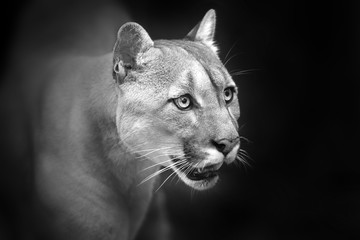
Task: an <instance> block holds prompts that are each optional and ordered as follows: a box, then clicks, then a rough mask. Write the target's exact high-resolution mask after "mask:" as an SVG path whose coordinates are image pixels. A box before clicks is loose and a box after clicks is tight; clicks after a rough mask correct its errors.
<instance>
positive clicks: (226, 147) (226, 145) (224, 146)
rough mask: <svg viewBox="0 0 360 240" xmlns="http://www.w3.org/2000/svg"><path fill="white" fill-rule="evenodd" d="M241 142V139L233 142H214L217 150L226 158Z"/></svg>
mask: <svg viewBox="0 0 360 240" xmlns="http://www.w3.org/2000/svg"><path fill="white" fill-rule="evenodd" d="M238 142H239V138H235V139H233V140H229V139H220V140H217V141H216V140H213V145H214V146H215V148H216V149H217V150H218V151H219V152H221V153H222V154H224V156H226V155H227V154H228V153H229V152H231V150H232V149H233V148H234V147H235V145H236V144H237V143H238Z"/></svg>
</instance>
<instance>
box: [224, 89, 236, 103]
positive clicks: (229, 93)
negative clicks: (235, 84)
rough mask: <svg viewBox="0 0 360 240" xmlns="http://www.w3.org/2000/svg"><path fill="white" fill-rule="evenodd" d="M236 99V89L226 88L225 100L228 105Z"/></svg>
mask: <svg viewBox="0 0 360 240" xmlns="http://www.w3.org/2000/svg"><path fill="white" fill-rule="evenodd" d="M233 97H234V89H233V88H231V87H228V88H225V90H224V99H225V102H226V103H230V102H231V101H232V99H233Z"/></svg>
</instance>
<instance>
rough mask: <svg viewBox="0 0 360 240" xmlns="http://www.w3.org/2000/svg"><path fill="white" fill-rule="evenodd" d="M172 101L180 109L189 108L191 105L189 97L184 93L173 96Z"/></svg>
mask: <svg viewBox="0 0 360 240" xmlns="http://www.w3.org/2000/svg"><path fill="white" fill-rule="evenodd" d="M173 101H174V103H175V105H176V107H177V108H178V109H180V110H189V109H190V108H191V106H192V102H191V99H190V97H189V96H186V95H183V96H180V97H178V98H175V99H174V100H173Z"/></svg>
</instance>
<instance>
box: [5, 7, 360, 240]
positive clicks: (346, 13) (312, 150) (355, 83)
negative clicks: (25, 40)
mask: <svg viewBox="0 0 360 240" xmlns="http://www.w3.org/2000/svg"><path fill="white" fill-rule="evenodd" d="M5 3H6V1H3V2H2V5H3V6H2V7H1V29H2V30H1V32H2V33H1V36H2V37H1V49H2V60H3V61H2V65H3V66H2V68H1V69H2V71H6V69H7V65H6V64H7V62H6V59H7V57H8V56H9V55H11V52H10V51H9V46H11V44H12V42H13V40H14V39H13V36H14V32H16V29H17V23H18V19H19V18H21V15H22V13H23V12H24V11H26V8H27V7H28V6H31V4H32V1H17V2H12V1H8V2H7V5H4V4H5ZM84 4H86V3H84ZM123 4H124V5H125V6H126V7H127V8H128V11H129V13H130V16H131V18H132V20H133V21H136V22H138V23H140V24H141V25H142V26H143V27H144V28H145V29H146V30H147V31H148V32H149V34H150V35H151V36H152V38H153V39H158V38H166V39H169V38H170V39H171V38H181V37H183V36H184V35H185V34H186V33H187V32H188V31H189V30H190V29H191V28H192V27H193V26H194V25H195V24H196V23H197V22H198V21H199V20H200V19H201V18H202V17H203V15H204V14H205V12H206V11H207V10H208V9H209V8H214V9H215V10H216V12H217V20H218V22H217V32H216V40H217V43H218V44H219V46H220V57H221V58H222V59H223V60H224V59H225V56H226V55H228V57H229V56H231V57H232V59H231V60H230V61H229V62H228V63H227V68H228V69H229V71H230V72H233V71H238V70H251V71H249V72H248V73H247V74H243V75H240V76H234V79H235V80H236V82H237V84H238V87H239V100H240V107H241V118H240V120H239V122H240V125H242V126H243V127H242V129H241V131H240V133H241V135H243V136H244V137H246V138H248V139H249V140H250V141H249V142H246V141H244V142H243V148H244V149H245V150H247V152H248V153H249V155H250V156H251V158H252V160H249V163H250V164H251V165H252V167H247V168H245V167H236V166H228V167H226V168H224V169H223V174H222V175H221V181H220V182H219V184H218V185H217V186H216V187H215V188H214V189H212V190H210V191H207V192H193V191H191V190H190V189H188V187H186V186H184V184H183V183H176V182H177V180H176V179H174V180H172V181H169V182H168V183H166V184H165V186H164V189H165V190H166V195H167V208H168V217H169V220H170V222H171V224H172V226H173V233H172V235H173V238H174V239H179V240H180V239H333V238H337V239H353V237H358V238H359V237H360V231H359V230H360V185H359V182H360V181H359V176H360V168H359V167H358V166H359V164H358V161H360V156H359V155H360V154H359V148H360V145H359V143H360V141H359V136H360V115H359V114H360V95H359V93H360V91H359V90H360V84H359V81H360V78H359V77H360V76H359V63H360V61H359V50H360V48H359V47H360V46H359V43H360V38H359V36H360V31H359V23H360V17H359V10H360V8H359V4H358V3H356V1H353V3H348V2H345V1H326V2H325V1H324V2H323V3H319V2H318V3H315V1H271V2H270V1H264V0H256V1H245V0H243V1H235V0H233V1H231V0H227V1H220V0H213V1H189V0H185V1H178V2H175V1H163V0H162V1H135V0H134V1H123ZM230 49H231V50H230ZM229 51H230V53H229ZM14 174H16V173H14ZM163 179H165V177H164V178H163ZM19 191H21V190H19ZM3 193H4V192H3ZM13 195H14V194H13ZM13 195H6V192H5V193H4V195H3V197H2V198H6V197H8V198H10V200H9V201H8V202H11V200H12V199H11V197H12V196H13ZM15 196H16V194H15ZM12 203H13V204H8V205H6V206H4V205H3V206H2V207H3V208H4V209H5V208H6V209H7V210H6V211H5V210H2V216H1V217H0V220H1V221H2V224H3V226H5V227H3V229H5V230H3V231H6V229H11V230H9V231H16V229H18V230H19V229H22V228H25V229H26V227H20V228H15V227H14V225H15V223H17V224H21V225H24V226H26V225H27V223H26V222H24V221H23V222H21V218H22V217H23V216H22V213H21V212H20V211H19V210H18V209H19V208H21V207H23V206H21V207H19V206H18V204H20V205H21V203H18V202H16V201H13V202H12ZM9 209H10V210H9ZM9 219H10V220H9ZM27 219H28V218H27ZM1 221H0V222H1ZM19 221H20V222H21V223H19ZM13 229H14V230H13ZM0 233H1V232H0ZM0 238H1V234H0Z"/></svg>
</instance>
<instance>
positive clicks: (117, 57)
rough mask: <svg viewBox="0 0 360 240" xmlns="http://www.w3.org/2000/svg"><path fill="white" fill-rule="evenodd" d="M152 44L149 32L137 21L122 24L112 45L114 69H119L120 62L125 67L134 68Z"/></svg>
mask: <svg viewBox="0 0 360 240" xmlns="http://www.w3.org/2000/svg"><path fill="white" fill-rule="evenodd" d="M153 46H154V42H153V41H152V40H151V38H150V36H149V34H148V33H147V32H146V31H145V29H144V28H143V27H142V26H140V25H139V24H137V23H134V22H129V23H125V24H124V25H122V26H121V27H120V29H119V31H118V34H117V40H116V43H115V46H114V71H115V72H117V71H116V70H118V71H120V70H119V68H120V67H121V66H116V64H119V63H121V65H122V66H123V67H125V68H135V67H136V66H137V65H139V64H140V61H139V60H140V59H139V58H140V57H141V55H142V54H143V53H145V52H147V51H148V50H149V49H150V48H152V47H153Z"/></svg>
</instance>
